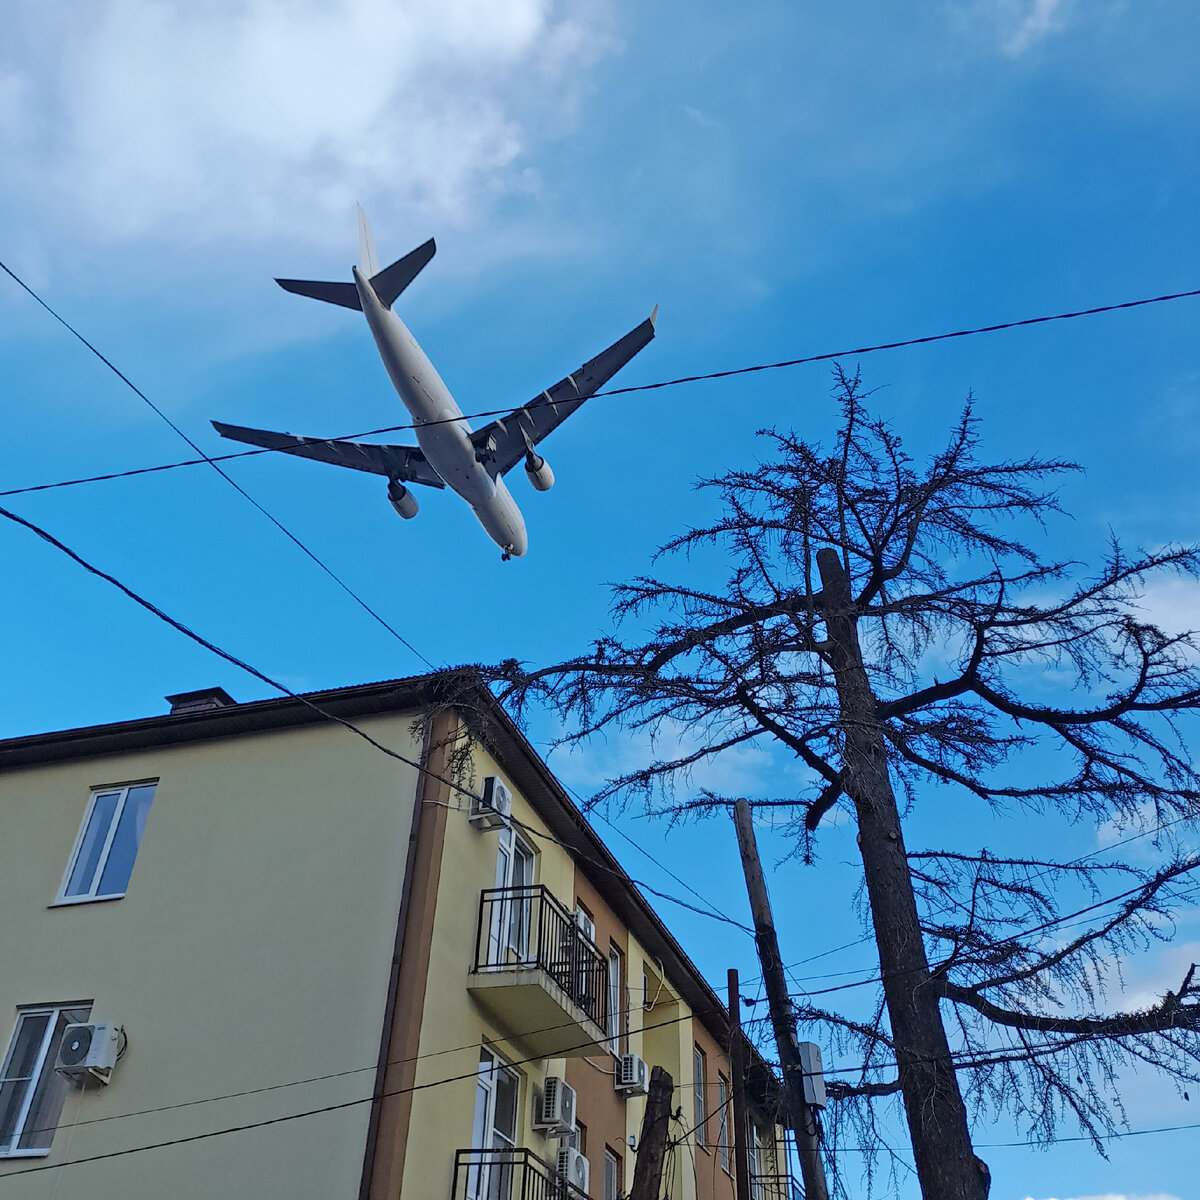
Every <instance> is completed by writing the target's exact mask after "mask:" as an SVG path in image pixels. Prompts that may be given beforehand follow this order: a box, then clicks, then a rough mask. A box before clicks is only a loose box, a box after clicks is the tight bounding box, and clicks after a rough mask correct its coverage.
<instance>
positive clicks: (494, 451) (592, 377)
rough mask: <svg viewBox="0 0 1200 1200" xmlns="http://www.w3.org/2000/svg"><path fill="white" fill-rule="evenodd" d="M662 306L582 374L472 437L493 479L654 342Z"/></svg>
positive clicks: (561, 382)
mask: <svg viewBox="0 0 1200 1200" xmlns="http://www.w3.org/2000/svg"><path fill="white" fill-rule="evenodd" d="M657 317H658V306H657V305H655V308H654V311H653V312H652V313H651V314H650V316H649V317H648V318H647V319H646V320H645V321H643V322H642V323H641V324H640V325H639V326H638V327H637V328H636V329H633V330H631V331H630V332H629V333H627V334H626V335H625V336H624V337H623V338H622V339H621V340H620V341H619V342H614V343H613V345H611V346H609V348H608V349H607V350H604V351H602V352H601V353H600V354H598V355H596V357H595V358H593V359H592V360H591V361H590V362H586V363H584V364H583V366H582V367H580V368H579V370H578V371H575V372H574V373H573V374H571V375H568V376H567V377H566V378H565V379H560V380H559V381H558V383H556V384H555V385H554V386H553V387H552V388H549V389H548V390H546V391H544V392H543V393H542V394H541V395H540V396H538V397H537V399H535V400H531V401H530V402H529V403H528V404H526V405H525V406H524V407H523V408H518V409H515V410H514V411H513V412H511V413H509V414H508V416H507V417H504V418H502V419H501V420H499V421H493V422H492V423H491V424H490V425H485V426H484V427H483V428H482V429H479V430H476V431H475V432H474V433H472V434H471V441H472V442H473V443H474V444H475V450H476V452H477V453H478V454H479V455H480V456H481V458H482V461H483V462H485V463H486V464H487V469H488V472H489V473H490V474H491V475H492V477H493V478H495V476H497V475H504V474H506V473H507V472H509V471H511V470H512V469H513V467H515V466H516V465H517V463H519V462H520V461H521V460H522V459H523V458H524V457H525V452H526V450H527V448H528V446H533V445H536V444H537V443H538V442H540V441H541V440H542V438H544V437H546V436H547V435H548V434H550V433H552V432H553V431H554V430H555V429H557V428H558V427H559V426H560V425H561V424H562V423H563V422H564V421H565V420H566V419H567V418H568V417H569V416H570V415H571V414H572V413H573V412H574V411H575V410H576V409H577V408H579V406H580V405H581V404H582V403H583V402H584V401H585V400H586V399H587V398H588V397H589V396H590V395H592V393H593V392H597V391H599V390H600V388H602V387H603V386H604V385H605V384H606V383H607V382H608V381H609V380H610V379H611V378H612V377H613V376H614V375H615V374H616V373H617V372H618V371H619V370H620V369H621V368H622V367H623V366H624V365H625V364H626V363H627V362H628V361H629V360H630V359H631V358H632V357H633V356H634V355H635V354H636V353H637V352H638V351H639V350H641V349H642V348H643V347H645V346H647V345H648V344H649V342H650V339H651V338H653V337H654V322H655V320H656V319H657Z"/></svg>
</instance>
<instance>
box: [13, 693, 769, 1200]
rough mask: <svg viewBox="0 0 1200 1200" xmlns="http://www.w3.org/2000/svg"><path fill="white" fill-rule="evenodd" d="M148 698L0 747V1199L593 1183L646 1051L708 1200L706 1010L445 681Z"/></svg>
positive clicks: (714, 1153)
mask: <svg viewBox="0 0 1200 1200" xmlns="http://www.w3.org/2000/svg"><path fill="white" fill-rule="evenodd" d="M168 702H169V703H170V705H171V709H170V711H169V712H165V713H163V714H162V715H158V716H152V717H148V718H145V719H141V720H136V721H125V722H120V723H115V724H110V725H103V726H97V727H92V728H87V729H75V730H66V731H59V732H54V733H48V734H42V735H36V736H30V737H21V738H13V739H9V740H7V741H0V913H2V914H3V920H2V921H0V1200H10V1198H11V1200H74V1198H75V1197H83V1196H87V1197H88V1198H89V1200H108V1198H110V1197H111V1198H112V1200H143V1198H145V1200H150V1198H151V1197H154V1198H155V1200H158V1198H160V1197H163V1196H170V1197H172V1198H173V1200H193V1198H195V1200H200V1198H201V1197H206V1198H207V1197H214V1196H226V1195H239V1196H248V1197H256V1198H262V1200H274V1198H276V1197H278V1198H279V1200H284V1197H287V1198H288V1200H294V1198H295V1197H297V1196H303V1197H321V1198H325V1197H328V1198H331V1200H332V1198H335V1197H336V1198H342V1197H345V1198H346V1200H354V1198H357V1200H391V1198H393V1197H398V1196H403V1197H408V1198H411V1200H418V1198H424V1197H430V1198H436V1200H542V1198H543V1197H545V1198H548V1197H552V1196H553V1197H571V1198H573V1200H582V1198H583V1197H585V1196H586V1197H593V1198H595V1200H615V1198H616V1197H618V1196H622V1195H624V1194H626V1193H627V1192H628V1189H629V1185H630V1182H631V1181H632V1178H633V1170H634V1164H635V1161H636V1145H637V1138H638V1136H639V1133H640V1128H641V1121H642V1115H643V1112H644V1105H645V1100H644V1088H645V1081H646V1077H647V1075H648V1072H649V1069H650V1068H651V1067H652V1066H654V1065H656V1064H658V1065H661V1066H663V1067H665V1068H666V1070H667V1071H669V1072H670V1074H671V1076H672V1079H673V1080H674V1083H675V1088H676V1090H675V1096H674V1101H673V1103H674V1105H675V1106H676V1113H677V1119H676V1120H674V1121H673V1123H672V1134H673V1143H674V1144H673V1146H672V1150H671V1152H670V1155H669V1161H668V1170H669V1175H668V1181H667V1184H668V1186H667V1187H665V1188H664V1191H669V1195H670V1196H671V1197H672V1200H734V1189H733V1179H732V1170H733V1163H732V1143H733V1139H734V1138H735V1137H736V1136H738V1131H736V1130H735V1129H734V1128H733V1118H732V1107H733V1106H732V1104H731V1103H730V1099H731V1096H732V1089H733V1087H734V1084H735V1082H736V1081H735V1080H734V1079H733V1077H732V1072H731V1070H730V1066H729V1058H728V1053H727V1048H728V1045H729V1028H728V1018H727V1014H726V1012H725V1009H724V1007H723V1005H722V1004H721V1001H720V999H719V998H718V996H717V995H716V994H715V993H714V991H713V989H712V988H711V987H710V985H709V984H708V983H707V982H706V981H705V980H704V978H703V977H702V976H701V975H700V973H699V971H698V970H697V969H696V967H695V966H694V965H693V964H692V962H691V960H690V959H689V958H688V957H687V955H686V954H685V953H684V951H683V949H682V948H681V947H680V945H679V944H678V942H677V941H676V940H675V939H674V938H673V937H672V935H671V934H670V932H669V931H668V929H667V928H666V926H665V925H664V923H663V922H662V920H661V918H660V917H659V916H658V915H657V914H656V913H655V912H654V910H653V909H652V908H651V907H650V905H649V904H648V903H647V902H646V900H645V898H644V897H643V896H642V895H641V894H640V893H639V892H638V891H637V889H636V888H635V887H634V885H633V884H632V883H631V881H630V880H629V878H628V877H627V875H626V874H625V872H624V871H623V870H622V869H621V867H620V866H619V864H618V863H617V862H616V860H615V858H614V857H613V856H612V855H611V853H610V852H609V851H608V850H607V848H606V847H605V846H604V844H603V842H602V841H601V840H600V838H599V837H598V836H597V834H596V833H595V831H594V830H593V829H592V828H591V826H590V825H589V824H588V822H587V821H586V820H585V819H584V818H583V816H582V815H581V814H580V812H579V810H578V808H577V807H576V806H575V805H574V804H573V803H572V801H571V800H570V798H569V797H568V796H567V794H566V793H565V792H564V790H563V789H562V787H561V785H560V784H559V783H558V782H557V780H555V778H554V776H553V775H552V774H551V773H550V771H549V770H548V769H547V767H546V766H545V764H544V763H543V762H542V761H541V760H540V759H539V758H538V756H537V754H536V753H535V752H534V751H533V749H532V748H531V747H530V745H529V743H528V742H527V741H526V740H525V739H524V737H523V736H522V735H521V734H520V732H519V731H518V730H517V729H516V728H515V726H514V725H513V724H512V722H511V721H510V720H509V719H508V717H507V716H506V715H505V714H504V712H503V710H502V709H501V708H500V707H499V706H498V705H497V704H496V703H495V701H494V700H493V698H492V697H491V695H490V693H489V692H488V691H487V689H486V688H484V687H483V686H482V685H481V684H480V683H479V681H478V680H477V679H476V678H475V677H474V676H472V675H471V674H470V673H469V672H451V673H443V674H436V675H429V676H421V677H416V678H412V679H405V680H397V681H389V682H385V683H377V684H368V685H363V686H358V687H350V688H343V689H338V690H336V691H330V692H323V693H317V694H312V695H310V696H306V697H303V698H299V699H296V698H291V697H289V698H285V699H280V700H267V701H260V702H255V703H249V704H237V703H235V702H234V701H233V700H232V699H231V698H230V697H229V696H228V695H227V694H226V693H224V692H223V691H221V690H220V689H208V690H206V691H201V692H191V693H185V694H180V695H178V696H173V697H168ZM368 739H369V740H368ZM746 1094H747V1097H748V1101H749V1105H750V1109H751V1113H752V1116H751V1121H750V1129H749V1130H748V1131H747V1132H748V1136H749V1144H750V1146H751V1161H752V1170H753V1171H754V1172H755V1175H756V1179H755V1187H754V1192H755V1196H756V1197H759V1198H762V1200H775V1197H776V1196H782V1195H786V1189H787V1187H788V1183H787V1181H786V1179H785V1178H784V1176H783V1174H782V1170H781V1168H782V1160H781V1158H780V1156H778V1155H777V1154H776V1153H775V1145H776V1142H777V1134H778V1130H777V1129H776V1127H775V1125H774V1122H773V1118H772V1116H771V1113H772V1111H773V1105H774V1098H773V1097H774V1084H773V1080H772V1078H771V1075H770V1072H769V1071H767V1070H765V1068H763V1066H762V1064H761V1063H759V1064H757V1066H756V1068H755V1070H754V1071H752V1072H751V1075H750V1077H749V1078H748V1080H747V1081H746Z"/></svg>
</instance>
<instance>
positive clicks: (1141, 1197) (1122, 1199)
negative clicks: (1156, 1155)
mask: <svg viewBox="0 0 1200 1200" xmlns="http://www.w3.org/2000/svg"><path fill="white" fill-rule="evenodd" d="M1025 1200H1034V1197H1033V1196H1026V1197H1025ZM1042 1200H1058V1198H1057V1197H1055V1196H1046V1197H1043V1198H1042ZM1064 1200H1066V1198H1065V1197H1064ZM1070 1200H1179V1197H1178V1196H1173V1195H1168V1193H1166V1192H1153V1193H1143V1192H1137V1193H1134V1192H1105V1193H1104V1194H1103V1195H1102V1196H1073V1197H1071V1198H1070Z"/></svg>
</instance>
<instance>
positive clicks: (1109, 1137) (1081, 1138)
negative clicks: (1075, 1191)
mask: <svg viewBox="0 0 1200 1200" xmlns="http://www.w3.org/2000/svg"><path fill="white" fill-rule="evenodd" d="M1189 1129H1200V1121H1196V1122H1193V1123H1192V1124H1190V1125H1160V1126H1158V1127H1157V1128H1154V1129H1124V1130H1120V1131H1119V1132H1117V1133H1099V1134H1096V1135H1095V1137H1094V1138H1093V1136H1092V1135H1091V1134H1080V1135H1078V1136H1072V1137H1056V1138H1047V1139H1046V1140H1045V1141H1041V1142H1030V1141H1021V1142H976V1143H975V1148H976V1149H977V1150H1006V1149H1012V1148H1019V1149H1025V1150H1041V1149H1043V1148H1044V1147H1046V1146H1061V1145H1065V1144H1067V1143H1069V1142H1091V1141H1095V1140H1099V1141H1102V1142H1116V1141H1120V1140H1121V1139H1122V1138H1131V1137H1146V1136H1148V1135H1149V1134H1153V1133H1182V1132H1183V1131H1184V1130H1189ZM823 1149H824V1150H825V1152H826V1153H827V1154H875V1153H878V1152H879V1151H880V1150H885V1151H889V1152H891V1153H893V1154H911V1153H912V1147H911V1146H882V1145H880V1146H825V1147H823Z"/></svg>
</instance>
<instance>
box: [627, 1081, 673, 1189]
mask: <svg viewBox="0 0 1200 1200" xmlns="http://www.w3.org/2000/svg"><path fill="white" fill-rule="evenodd" d="M674 1091H675V1081H674V1080H673V1079H672V1078H671V1076H670V1075H669V1074H668V1073H667V1072H666V1071H664V1070H663V1069H662V1067H655V1068H654V1069H653V1070H652V1071H651V1072H650V1091H649V1093H648V1094H647V1096H646V1112H645V1114H644V1115H643V1117H642V1136H641V1137H640V1138H639V1139H638V1147H637V1166H636V1167H634V1170H633V1186H632V1187H631V1188H630V1191H629V1200H659V1197H660V1196H661V1195H662V1174H663V1159H664V1158H665V1157H666V1153H667V1134H668V1133H669V1132H670V1129H671V1095H672V1093H673V1092H674Z"/></svg>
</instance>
